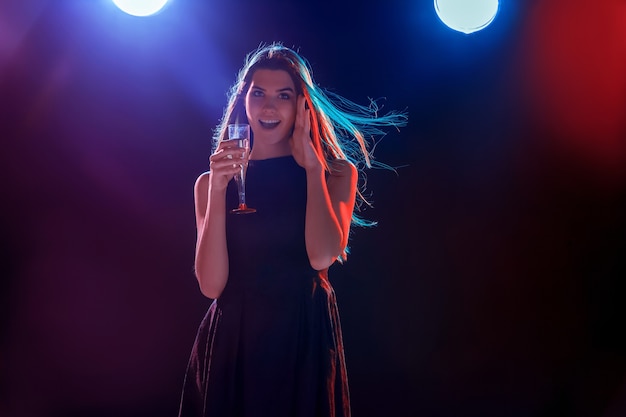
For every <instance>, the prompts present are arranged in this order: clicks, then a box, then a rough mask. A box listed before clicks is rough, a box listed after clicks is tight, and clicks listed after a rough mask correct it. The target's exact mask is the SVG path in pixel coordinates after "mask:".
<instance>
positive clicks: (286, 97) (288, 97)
mask: <svg viewBox="0 0 626 417" xmlns="http://www.w3.org/2000/svg"><path fill="white" fill-rule="evenodd" d="M278 98H280V99H281V100H289V99H290V98H291V95H289V94H288V93H281V94H279V95H278Z"/></svg>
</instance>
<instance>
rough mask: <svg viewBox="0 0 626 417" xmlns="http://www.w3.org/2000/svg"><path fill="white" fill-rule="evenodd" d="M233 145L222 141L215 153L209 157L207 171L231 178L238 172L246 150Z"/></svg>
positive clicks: (243, 161)
mask: <svg viewBox="0 0 626 417" xmlns="http://www.w3.org/2000/svg"><path fill="white" fill-rule="evenodd" d="M233 145H234V143H228V141H222V142H221V143H220V145H219V146H218V149H217V151H215V153H214V154H212V155H211V156H209V169H210V170H211V172H214V173H217V174H220V175H225V176H228V177H232V176H233V175H235V174H237V173H239V172H240V170H241V168H242V166H243V165H244V164H245V159H246V157H247V155H246V150H245V149H244V148H242V147H239V146H233Z"/></svg>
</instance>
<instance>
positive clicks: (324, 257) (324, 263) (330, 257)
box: [309, 253, 339, 271]
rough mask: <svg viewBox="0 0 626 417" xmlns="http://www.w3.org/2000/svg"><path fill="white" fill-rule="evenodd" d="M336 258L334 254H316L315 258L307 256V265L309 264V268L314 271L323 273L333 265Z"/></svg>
mask: <svg viewBox="0 0 626 417" xmlns="http://www.w3.org/2000/svg"><path fill="white" fill-rule="evenodd" d="M338 257H339V256H338V255H336V254H334V253H332V254H331V253H328V254H318V255H316V256H309V263H310V264H311V268H313V269H315V270H316V271H323V270H324V269H327V268H329V267H330V266H331V265H332V264H334V263H335V261H336V260H337V258H338Z"/></svg>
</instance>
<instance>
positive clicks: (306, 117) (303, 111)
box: [296, 95, 311, 137]
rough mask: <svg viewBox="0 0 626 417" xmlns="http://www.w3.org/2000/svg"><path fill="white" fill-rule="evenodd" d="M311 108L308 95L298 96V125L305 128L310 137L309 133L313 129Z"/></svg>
mask: <svg viewBox="0 0 626 417" xmlns="http://www.w3.org/2000/svg"><path fill="white" fill-rule="evenodd" d="M310 114H311V110H310V109H309V106H308V104H307V100H306V97H304V96H303V95H299V96H298V102H297V107H296V127H300V128H301V129H303V131H304V133H305V134H306V135H307V137H308V133H309V132H310V130H311V119H310Z"/></svg>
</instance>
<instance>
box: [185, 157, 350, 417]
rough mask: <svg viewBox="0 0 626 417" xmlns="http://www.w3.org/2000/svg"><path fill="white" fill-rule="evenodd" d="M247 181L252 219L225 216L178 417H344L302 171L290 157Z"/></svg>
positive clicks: (346, 406)
mask: <svg viewBox="0 0 626 417" xmlns="http://www.w3.org/2000/svg"><path fill="white" fill-rule="evenodd" d="M246 181H247V184H246V193H247V195H246V202H247V203H248V205H249V206H250V207H253V208H256V209H257V212H256V213H253V214H240V215H237V214H230V213H229V214H227V220H226V233H227V241H228V243H227V244H228V253H229V260H230V265H229V268H230V269H229V277H228V283H227V284H226V287H225V288H224V291H223V292H222V294H221V295H220V297H219V298H218V299H216V300H214V301H213V303H212V304H211V306H210V307H209V310H208V312H207V314H206V316H205V317H204V319H203V321H202V323H201V324H200V328H199V330H198V334H197V336H196V340H195V343H194V346H193V349H192V353H191V357H190V360H189V364H188V367H187V371H186V375H185V381H184V386H183V393H182V398H181V403H180V411H179V417H191V416H202V417H349V416H350V400H349V392H348V383H347V375H346V367H345V360H344V351H343V341H342V335H341V327H340V322H339V313H338V310H337V303H336V299H335V294H334V291H333V288H332V286H331V284H330V282H329V280H328V270H324V271H316V270H314V269H313V268H311V265H310V263H309V260H308V257H307V253H306V248H305V237H304V225H305V208H306V173H305V171H304V169H303V168H301V167H300V166H299V165H298V164H297V163H296V162H295V160H294V159H293V157H292V156H285V157H279V158H271V159H266V160H252V161H250V162H249V165H248V171H247V174H246ZM226 204H227V210H229V209H230V208H234V207H236V206H237V191H236V185H235V182H234V181H231V183H230V184H229V187H228V190H227V194H226Z"/></svg>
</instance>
